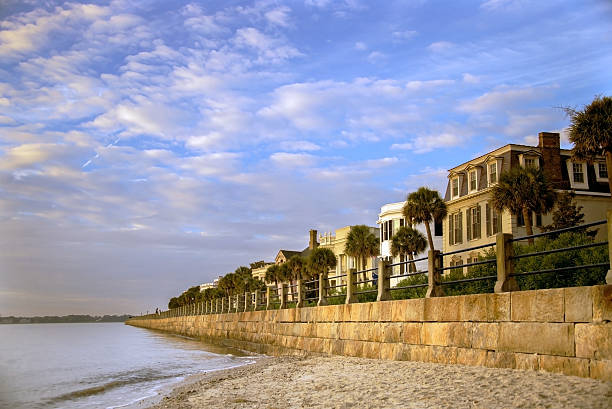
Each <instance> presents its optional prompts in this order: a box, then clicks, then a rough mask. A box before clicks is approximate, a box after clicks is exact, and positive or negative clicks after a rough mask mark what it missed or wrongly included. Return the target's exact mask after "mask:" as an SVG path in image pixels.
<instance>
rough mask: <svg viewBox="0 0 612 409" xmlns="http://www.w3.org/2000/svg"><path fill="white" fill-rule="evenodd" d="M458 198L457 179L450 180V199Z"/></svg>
mask: <svg viewBox="0 0 612 409" xmlns="http://www.w3.org/2000/svg"><path fill="white" fill-rule="evenodd" d="M456 197H459V177H458V176H457V177H454V178H452V179H451V199H454V198H456Z"/></svg>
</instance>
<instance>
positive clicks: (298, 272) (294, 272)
mask: <svg viewBox="0 0 612 409" xmlns="http://www.w3.org/2000/svg"><path fill="white" fill-rule="evenodd" d="M287 268H288V269H289V271H290V273H291V279H292V280H307V279H308V278H310V274H309V271H308V269H307V268H306V261H305V260H304V258H303V257H301V256H298V255H295V256H293V257H291V258H290V259H289V260H288V261H287Z"/></svg>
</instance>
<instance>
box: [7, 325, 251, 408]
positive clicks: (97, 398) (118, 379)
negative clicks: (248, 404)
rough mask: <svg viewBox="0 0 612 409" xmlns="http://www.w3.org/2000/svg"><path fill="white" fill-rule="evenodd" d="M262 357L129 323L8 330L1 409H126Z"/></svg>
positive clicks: (32, 326)
mask: <svg viewBox="0 0 612 409" xmlns="http://www.w3.org/2000/svg"><path fill="white" fill-rule="evenodd" d="M254 359H256V358H254V357H252V356H245V355H244V354H241V353H240V352H239V351H236V350H230V349H226V348H222V347H217V346H214V345H207V344H204V343H202V342H199V341H196V340H193V339H190V338H185V337H180V336H175V335H170V334H165V333H160V332H155V331H150V330H146V329H142V328H135V327H132V326H128V325H124V324H123V323H99V324H98V323H95V324H94V323H92V324H21V325H0V408H15V409H17V408H28V409H35V408H67V409H73V408H120V407H124V406H126V405H131V404H134V403H135V402H138V401H139V400H142V399H143V398H151V397H153V396H155V395H156V394H157V393H158V392H159V391H160V390H161V389H165V388H166V387H170V386H172V385H173V384H175V383H178V382H179V381H181V380H182V379H184V378H185V377H186V376H189V375H193V374H197V373H202V372H208V371H213V370H219V369H227V368H231V367H236V366H240V365H244V364H247V363H249V362H252V361H253V360H254Z"/></svg>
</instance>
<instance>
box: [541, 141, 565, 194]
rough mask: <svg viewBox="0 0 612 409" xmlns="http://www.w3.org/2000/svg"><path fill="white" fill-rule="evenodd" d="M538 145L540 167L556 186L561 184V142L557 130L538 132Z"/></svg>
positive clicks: (558, 186)
mask: <svg viewBox="0 0 612 409" xmlns="http://www.w3.org/2000/svg"><path fill="white" fill-rule="evenodd" d="M538 140H539V142H538V147H539V148H540V152H541V153H542V162H543V164H542V169H543V170H544V173H545V174H546V176H547V177H548V180H550V182H552V184H553V185H554V186H555V187H556V188H560V187H562V185H563V177H562V174H561V166H562V164H561V149H560V146H561V143H560V136H559V133H558V132H540V133H539V134H538Z"/></svg>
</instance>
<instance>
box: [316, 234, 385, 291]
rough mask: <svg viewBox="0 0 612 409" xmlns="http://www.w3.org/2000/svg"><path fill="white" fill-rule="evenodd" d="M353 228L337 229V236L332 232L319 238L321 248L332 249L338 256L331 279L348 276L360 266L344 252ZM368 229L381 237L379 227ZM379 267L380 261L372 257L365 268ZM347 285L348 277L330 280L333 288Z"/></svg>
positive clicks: (370, 274) (331, 272)
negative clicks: (347, 274) (349, 272)
mask: <svg viewBox="0 0 612 409" xmlns="http://www.w3.org/2000/svg"><path fill="white" fill-rule="evenodd" d="M352 228H353V226H345V227H342V228H340V229H337V230H336V232H335V234H332V232H327V233H324V234H323V235H320V236H319V241H320V246H321V247H322V248H328V249H330V250H331V251H333V252H334V254H335V256H336V268H335V270H333V271H330V272H329V275H330V276H331V277H334V276H339V275H341V274H346V273H347V272H348V271H349V269H351V268H357V266H358V265H359V264H358V263H357V262H356V260H355V258H354V257H351V256H349V255H347V254H346V253H345V252H344V248H345V247H346V240H347V237H348V235H349V233H350V232H351V229H352ZM368 228H369V229H370V232H371V233H372V234H374V235H375V236H378V235H379V233H378V230H379V229H378V228H377V227H368ZM377 266H378V259H377V258H376V257H370V258H368V259H366V267H365V269H366V270H368V269H371V268H374V267H377ZM367 277H368V279H371V278H372V272H371V271H370V272H368V273H367ZM345 283H346V277H340V278H332V279H330V280H329V285H330V286H332V287H333V286H335V285H340V284H345Z"/></svg>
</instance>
